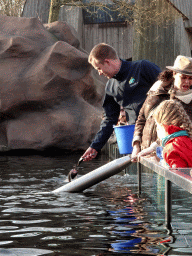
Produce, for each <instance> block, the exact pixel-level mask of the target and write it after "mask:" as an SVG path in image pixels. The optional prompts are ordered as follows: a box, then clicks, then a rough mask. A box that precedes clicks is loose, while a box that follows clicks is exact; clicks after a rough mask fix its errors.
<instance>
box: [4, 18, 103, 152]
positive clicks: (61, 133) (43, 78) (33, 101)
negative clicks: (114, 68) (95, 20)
mask: <svg viewBox="0 0 192 256" xmlns="http://www.w3.org/2000/svg"><path fill="white" fill-rule="evenodd" d="M87 59H88V54H87V52H85V51H84V50H83V49H81V47H80V44H79V40H78V38H77V37H76V32H75V30H74V29H73V28H72V27H71V26H69V25H68V24H67V23H66V22H62V21H59V22H54V23H51V24H42V23H41V22H40V20H38V19H37V18H17V17H7V16H0V117H1V125H0V135H1V136H0V151H2V150H11V149H36V150H44V149H46V148H49V147H57V148H61V149H66V150H71V151H74V150H80V149H83V150H85V149H86V148H87V147H88V146H89V144H90V142H91V140H92V139H93V137H94V135H95V134H96V132H97V131H98V129H99V124H100V121H101V115H102V108H101V105H102V98H103V95H104V84H102V83H101V82H100V81H99V80H98V79H97V77H95V75H94V74H95V73H93V72H92V67H91V66H90V64H89V63H88V61H87Z"/></svg>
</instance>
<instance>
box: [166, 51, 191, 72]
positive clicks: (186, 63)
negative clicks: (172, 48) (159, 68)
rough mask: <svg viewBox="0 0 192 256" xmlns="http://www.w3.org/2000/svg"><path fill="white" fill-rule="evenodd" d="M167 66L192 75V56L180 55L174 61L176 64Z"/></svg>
mask: <svg viewBox="0 0 192 256" xmlns="http://www.w3.org/2000/svg"><path fill="white" fill-rule="evenodd" d="M166 68H168V69H171V70H173V71H175V72H178V73H181V74H184V75H187V76H192V58H190V57H186V56H182V55H179V56H177V58H176V60H175V62H174V66H173V67H172V66H167V67H166Z"/></svg>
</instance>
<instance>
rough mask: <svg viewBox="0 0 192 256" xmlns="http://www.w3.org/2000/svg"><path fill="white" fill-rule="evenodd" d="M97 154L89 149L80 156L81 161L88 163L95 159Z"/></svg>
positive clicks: (92, 149)
mask: <svg viewBox="0 0 192 256" xmlns="http://www.w3.org/2000/svg"><path fill="white" fill-rule="evenodd" d="M97 154H98V152H97V151H96V150H95V149H94V148H91V147H89V148H88V149H87V150H86V151H85V153H84V154H83V155H82V158H83V161H90V160H92V159H93V158H95V157H96V156H97Z"/></svg>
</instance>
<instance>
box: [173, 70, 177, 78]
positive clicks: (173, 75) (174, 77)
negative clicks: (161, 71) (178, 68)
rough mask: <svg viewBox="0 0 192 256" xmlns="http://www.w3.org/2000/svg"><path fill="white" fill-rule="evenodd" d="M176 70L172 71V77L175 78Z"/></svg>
mask: <svg viewBox="0 0 192 256" xmlns="http://www.w3.org/2000/svg"><path fill="white" fill-rule="evenodd" d="M176 74H177V72H175V71H173V78H174V79H175V76H176Z"/></svg>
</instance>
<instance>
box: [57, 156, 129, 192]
mask: <svg viewBox="0 0 192 256" xmlns="http://www.w3.org/2000/svg"><path fill="white" fill-rule="evenodd" d="M130 163H131V158H130V156H124V157H121V158H118V159H115V160H113V161H111V162H109V163H107V164H105V165H103V166H101V167H99V168H97V169H95V170H93V171H92V172H89V173H87V174H85V175H83V176H82V177H80V178H77V179H75V180H73V181H71V182H69V183H67V184H65V185H64V186H62V187H60V188H58V189H55V190H53V191H52V192H53V193H59V192H82V191H83V190H85V189H87V188H89V187H91V186H93V185H95V184H97V183H99V182H101V181H102V180H105V179H107V178H109V177H111V176H113V175H115V174H117V173H119V172H121V171H122V170H123V169H124V168H125V167H126V166H127V165H128V164H130Z"/></svg>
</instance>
